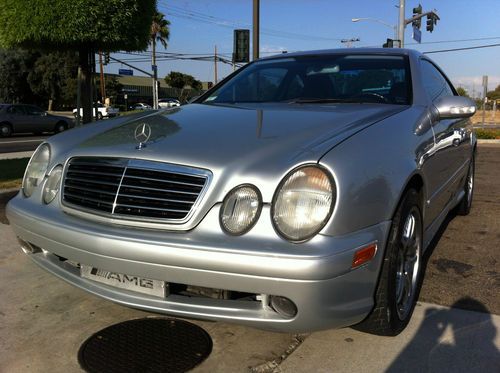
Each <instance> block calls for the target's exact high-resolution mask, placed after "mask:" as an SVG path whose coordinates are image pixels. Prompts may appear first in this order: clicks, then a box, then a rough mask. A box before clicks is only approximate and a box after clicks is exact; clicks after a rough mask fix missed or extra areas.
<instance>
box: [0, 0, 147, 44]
mask: <svg viewBox="0 0 500 373" xmlns="http://www.w3.org/2000/svg"><path fill="white" fill-rule="evenodd" d="M155 7H156V2H155V1H154V0H135V1H134V0H106V1H95V0H71V1H68V0H36V1H34V0H0V9H1V12H0V45H3V46H4V47H15V46H22V47H32V48H48V49H61V48H64V49H74V50H79V49H81V47H82V46H85V45H86V46H91V47H93V48H95V49H101V50H105V51H117V50H127V51H135V50H144V49H146V47H147V45H148V41H149V32H150V29H151V19H152V17H153V13H154V10H155Z"/></svg>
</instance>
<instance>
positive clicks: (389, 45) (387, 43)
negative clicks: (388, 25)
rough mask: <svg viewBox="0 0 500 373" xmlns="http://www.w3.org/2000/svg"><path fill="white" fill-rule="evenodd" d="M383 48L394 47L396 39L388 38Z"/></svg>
mask: <svg viewBox="0 0 500 373" xmlns="http://www.w3.org/2000/svg"><path fill="white" fill-rule="evenodd" d="M382 47H383V48H393V47H394V40H392V39H387V41H386V42H385V43H384V44H383V45H382Z"/></svg>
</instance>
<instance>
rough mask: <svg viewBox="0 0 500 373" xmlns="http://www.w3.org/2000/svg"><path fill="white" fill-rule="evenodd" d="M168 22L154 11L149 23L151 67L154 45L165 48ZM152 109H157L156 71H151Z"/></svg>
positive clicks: (153, 59) (154, 50) (154, 51)
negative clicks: (151, 51)
mask: <svg viewBox="0 0 500 373" xmlns="http://www.w3.org/2000/svg"><path fill="white" fill-rule="evenodd" d="M169 25H170V22H169V21H168V20H166V19H165V14H163V13H160V12H159V11H158V10H155V13H154V14H153V21H152V22H151V40H150V44H151V47H152V50H153V53H152V56H151V65H153V66H156V43H157V42H159V43H160V44H161V45H163V47H164V48H167V41H168V38H169V36H170V30H169V27H168V26H169ZM153 76H154V77H153V107H154V109H158V77H157V69H156V68H154V70H153Z"/></svg>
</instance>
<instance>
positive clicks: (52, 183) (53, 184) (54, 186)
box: [43, 165, 63, 204]
mask: <svg viewBox="0 0 500 373" xmlns="http://www.w3.org/2000/svg"><path fill="white" fill-rule="evenodd" d="M62 170H63V167H62V166H61V165H57V166H56V167H54V168H53V169H52V171H51V172H50V175H49V177H48V179H47V181H46V182H45V187H44V188H43V202H44V203H46V204H49V203H50V202H52V201H53V200H54V198H56V196H57V193H58V192H59V187H60V185H61V177H62Z"/></svg>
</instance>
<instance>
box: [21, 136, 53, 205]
mask: <svg viewBox="0 0 500 373" xmlns="http://www.w3.org/2000/svg"><path fill="white" fill-rule="evenodd" d="M49 161H50V147H49V146H48V145H47V144H42V145H40V146H39V147H38V148H37V150H36V151H35V153H34V154H33V156H32V157H31V160H30V162H29V163H28V167H26V172H25V173H24V179H23V194H24V195H25V196H26V197H30V196H31V195H32V194H33V191H34V190H35V188H36V187H37V186H38V185H40V183H41V182H42V180H43V178H44V177H45V173H46V172H47V167H48V166H49Z"/></svg>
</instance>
